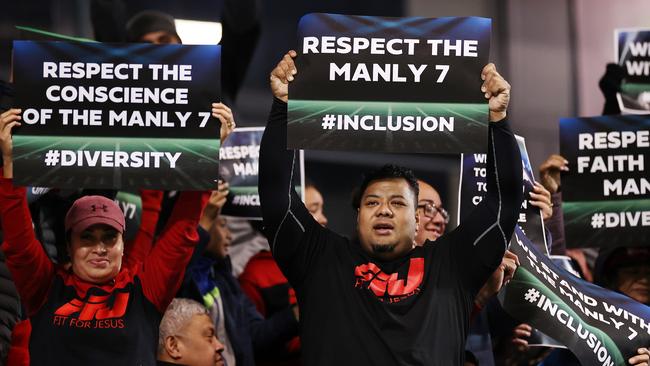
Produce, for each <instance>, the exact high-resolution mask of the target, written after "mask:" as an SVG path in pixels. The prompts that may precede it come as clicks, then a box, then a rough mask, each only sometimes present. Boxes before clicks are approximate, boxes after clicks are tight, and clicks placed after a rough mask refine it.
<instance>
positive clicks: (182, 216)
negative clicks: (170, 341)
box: [139, 191, 209, 313]
mask: <svg viewBox="0 0 650 366" xmlns="http://www.w3.org/2000/svg"><path fill="white" fill-rule="evenodd" d="M208 195H209V192H198V191H190V192H182V193H181V195H180V197H178V201H176V205H175V206H174V210H173V211H172V214H171V216H170V218H169V220H168V223H167V229H166V230H165V231H164V233H163V234H162V236H161V237H160V239H158V240H157V241H156V244H155V246H154V248H153V249H152V250H151V253H150V254H149V256H147V258H146V259H145V260H144V262H142V264H141V266H140V267H139V272H140V279H141V280H142V289H143V291H144V294H145V296H146V297H147V299H149V301H151V303H153V304H154V305H155V306H156V307H157V308H158V310H159V311H160V312H161V313H162V312H164V311H165V308H167V305H169V303H170V302H171V300H172V299H173V298H174V295H176V291H178V288H179V287H180V284H181V282H182V280H183V274H184V272H185V267H186V266H187V263H188V262H189V260H190V258H191V256H192V252H193V251H194V247H195V246H196V243H197V242H198V234H197V233H196V228H197V226H198V224H199V219H200V217H201V212H202V211H203V208H204V207H205V204H206V202H207V200H208Z"/></svg>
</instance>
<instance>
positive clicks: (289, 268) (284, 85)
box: [259, 51, 320, 287]
mask: <svg viewBox="0 0 650 366" xmlns="http://www.w3.org/2000/svg"><path fill="white" fill-rule="evenodd" d="M294 57H296V52H295V51H289V53H287V54H286V55H284V57H283V58H282V61H280V63H279V64H278V66H277V67H276V68H275V69H273V71H272V72H271V78H270V79H271V80H270V81H271V90H272V91H273V96H274V97H275V98H274V100H273V106H272V108H271V113H270V115H269V120H268V123H267V125H266V129H265V130H264V136H263V137H262V143H261V146H260V163H259V164H260V166H259V172H260V174H259V192H260V202H261V206H262V217H263V219H264V233H265V235H266V237H267V239H268V241H269V245H270V247H271V252H272V253H273V257H274V258H275V260H276V261H277V262H278V265H279V266H280V268H282V271H283V272H284V273H285V274H286V275H287V278H288V279H289V281H290V282H291V283H292V285H293V286H294V287H296V286H297V284H298V283H299V282H300V281H302V279H303V278H304V276H303V274H304V273H306V267H307V266H308V263H307V262H306V261H305V260H302V259H300V260H294V258H295V256H296V255H299V254H300V253H299V251H300V249H301V244H302V242H303V241H305V240H303V239H304V238H305V233H310V232H311V231H312V230H313V229H314V228H316V227H320V225H318V223H317V222H316V221H315V220H314V218H313V217H312V216H311V215H310V214H309V211H307V209H306V208H305V205H304V204H303V202H302V201H301V200H300V197H299V196H298V194H297V193H296V191H295V190H294V183H293V172H294V167H295V165H296V164H298V157H297V154H296V152H295V151H294V150H287V101H288V84H289V82H291V81H292V80H293V77H294V75H296V74H297V70H296V67H295V64H294V62H293V58H294ZM309 239H311V238H309ZM309 242H312V243H313V240H309ZM305 245H307V244H305ZM302 248H303V249H309V248H304V245H303V246H302ZM307 251H308V250H307ZM302 254H305V253H304V252H302ZM305 256H306V257H309V256H308V255H306V254H305Z"/></svg>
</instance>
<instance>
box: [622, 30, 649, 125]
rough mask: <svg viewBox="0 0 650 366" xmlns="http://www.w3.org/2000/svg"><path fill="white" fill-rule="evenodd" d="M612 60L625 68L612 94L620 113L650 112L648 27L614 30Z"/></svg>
mask: <svg viewBox="0 0 650 366" xmlns="http://www.w3.org/2000/svg"><path fill="white" fill-rule="evenodd" d="M614 49H615V50H616V51H615V52H616V55H615V57H616V62H617V63H618V64H619V66H621V67H622V68H623V69H624V70H625V77H624V79H623V80H622V83H621V91H620V92H619V93H616V98H617V99H618V106H619V108H620V109H621V113H623V114H647V113H650V29H648V28H635V29H616V30H615V31H614Z"/></svg>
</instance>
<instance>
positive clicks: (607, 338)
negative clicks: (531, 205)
mask: <svg viewBox="0 0 650 366" xmlns="http://www.w3.org/2000/svg"><path fill="white" fill-rule="evenodd" d="M510 251H512V252H514V253H515V254H516V255H517V256H518V257H519V261H520V262H521V265H520V266H519V268H517V271H516V272H515V275H514V278H513V279H512V280H511V281H510V282H509V284H508V285H507V286H506V287H505V289H504V291H505V293H504V294H502V299H503V307H504V309H505V310H506V311H507V312H508V313H510V315H512V316H513V317H514V318H516V319H517V320H519V321H521V322H524V323H527V324H530V325H531V326H533V327H535V328H537V329H539V330H540V331H542V332H544V333H545V334H547V335H548V336H550V337H553V339H556V340H557V341H559V342H561V343H562V344H563V345H564V346H566V347H567V348H569V349H570V350H571V351H572V352H573V353H574V354H575V355H576V357H577V358H578V359H579V360H580V362H581V364H583V365H621V366H622V365H627V360H628V359H629V358H630V357H632V356H634V355H636V353H637V349H638V348H640V347H647V346H648V344H650V307H648V306H646V305H643V304H641V303H638V302H636V301H634V300H632V299H630V298H629V297H626V296H624V295H621V294H619V293H617V292H614V291H610V290H607V289H604V288H601V287H599V286H596V285H594V284H591V283H589V282H586V281H583V280H581V279H580V278H578V277H575V276H574V275H572V274H571V273H569V272H567V271H566V270H564V269H563V268H561V267H558V266H556V265H555V264H554V263H553V261H552V260H551V259H549V258H548V257H546V256H545V255H543V254H542V253H541V252H539V251H538V250H537V249H536V248H535V245H533V244H532V243H531V242H530V240H528V239H527V238H526V236H525V235H524V234H523V233H522V231H521V230H520V229H519V228H517V229H516V230H515V236H514V237H513V240H512V242H511V245H510Z"/></svg>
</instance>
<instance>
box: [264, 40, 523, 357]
mask: <svg viewBox="0 0 650 366" xmlns="http://www.w3.org/2000/svg"><path fill="white" fill-rule="evenodd" d="M296 56H297V54H296V52H295V51H290V52H289V53H288V54H286V55H285V56H284V58H283V59H282V61H280V63H279V64H278V66H277V67H276V68H275V69H274V70H273V72H272V73H271V78H270V79H271V89H272V91H273V95H274V96H275V100H274V102H273V107H272V110H271V113H270V117H269V122H268V124H267V127H266V130H265V131H264V137H263V139H262V143H261V151H260V181H259V182H260V183H259V191H260V200H261V203H262V215H263V218H264V224H265V234H266V236H267V238H268V239H269V244H270V247H271V251H272V253H273V256H274V257H275V259H276V261H277V262H278V265H279V266H280V268H281V269H282V271H283V273H284V274H286V276H287V278H288V279H289V282H290V283H291V285H292V286H293V288H294V289H295V291H296V296H297V298H298V303H299V304H300V318H301V342H302V351H303V359H304V362H305V364H308V365H337V364H338V365H353V364H359V365H406V364H408V365H462V364H463V361H464V358H465V352H464V345H465V339H466V338H467V332H468V328H469V323H470V313H471V310H472V307H473V302H474V296H475V295H476V293H477V292H478V290H479V289H480V288H481V286H482V285H483V284H484V283H485V282H486V280H487V279H488V278H489V277H490V275H491V274H492V273H493V272H494V270H495V269H497V267H499V268H502V267H500V266H499V264H500V263H501V259H502V257H503V254H504V252H505V250H506V246H507V245H508V241H509V240H510V237H511V235H512V232H513V230H514V227H515V223H516V221H517V216H518V212H519V207H520V205H521V200H522V192H521V186H522V177H521V174H522V171H521V163H520V154H519V148H518V147H517V143H516V141H515V138H514V135H513V134H512V132H511V131H510V129H509V127H508V122H507V121H506V120H505V118H506V108H507V106H508V102H509V99H510V86H509V84H508V83H507V82H506V81H505V80H504V79H503V78H502V77H501V75H499V74H498V73H497V71H496V68H495V67H494V65H492V64H490V65H488V66H486V67H485V68H484V69H483V71H482V73H481V77H482V79H483V80H484V83H483V85H482V86H481V90H482V92H483V93H484V94H485V97H486V98H487V99H489V115H490V123H489V125H490V127H489V131H488V136H487V137H488V166H489V167H490V169H488V172H489V173H488V176H487V186H488V188H487V195H486V197H485V198H484V199H483V201H482V202H481V204H479V205H478V206H477V207H476V209H475V210H474V211H473V213H472V214H471V215H470V217H468V219H467V220H466V221H465V222H464V223H463V225H461V226H459V227H458V228H457V229H456V230H454V231H452V232H450V233H447V234H445V235H443V236H441V237H440V238H438V239H437V240H436V244H435V245H434V244H433V243H431V242H426V243H425V244H424V245H423V246H421V247H420V246H416V245H415V236H416V234H417V231H418V229H417V227H418V222H419V219H420V217H419V215H418V213H417V199H418V185H417V181H416V179H415V177H414V176H413V174H412V172H410V171H408V170H406V169H403V168H400V167H395V166H385V167H383V168H382V169H379V170H378V171H376V172H373V173H371V174H369V175H367V176H366V177H365V180H364V182H363V184H362V185H361V189H360V190H359V192H360V193H361V194H360V197H359V199H358V200H357V202H356V203H357V205H356V206H357V209H358V211H357V212H358V214H357V218H356V220H357V234H358V238H359V239H358V241H350V240H349V239H347V238H345V237H343V236H340V235H338V234H336V233H334V232H332V231H331V230H328V229H327V228H324V227H322V226H321V225H319V224H318V223H317V222H316V220H314V219H313V217H312V216H311V215H310V214H309V211H308V210H307V209H306V208H305V206H304V205H303V203H302V202H301V200H300V198H299V197H298V195H297V194H296V192H295V191H294V190H293V189H292V186H293V184H292V183H291V179H292V166H293V162H294V158H295V154H294V151H291V150H287V149H286V146H287V144H286V136H287V101H288V84H289V82H290V81H291V80H293V78H294V76H296V74H297V73H298V71H297V70H296V66H295V64H294V62H293V58H294V57H296ZM324 339H326V340H327V341H323V340H324ZM333 350H335V351H333Z"/></svg>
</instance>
